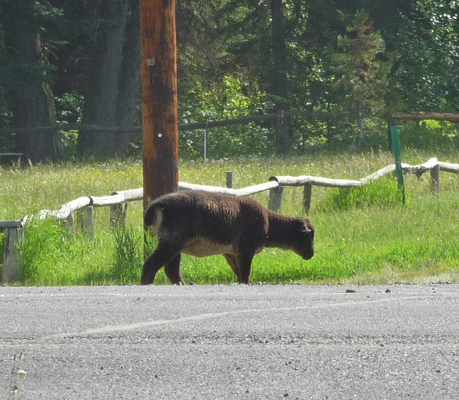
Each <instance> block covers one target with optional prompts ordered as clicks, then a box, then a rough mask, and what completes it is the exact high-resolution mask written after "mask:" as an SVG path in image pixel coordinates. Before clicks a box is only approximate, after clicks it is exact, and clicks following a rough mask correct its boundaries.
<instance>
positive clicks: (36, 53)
mask: <svg viewBox="0 0 459 400" xmlns="http://www.w3.org/2000/svg"><path fill="white" fill-rule="evenodd" d="M11 44H12V48H13V49H14V50H15V51H16V55H17V56H19V57H20V58H21V59H22V61H23V62H24V63H29V64H35V65H38V66H40V67H43V66H44V65H45V60H44V57H43V53H42V48H41V40H40V36H39V35H38V34H37V33H35V32H32V31H29V32H27V31H25V32H23V33H22V34H21V35H20V36H19V35H18V36H17V37H15V38H12V39H11ZM42 76H43V78H42V80H37V79H33V78H32V79H31V80H30V82H26V83H25V84H23V85H22V88H23V90H21V91H19V90H15V91H11V92H10V93H8V96H7V98H8V104H9V107H10V109H11V111H12V115H13V119H12V123H13V126H14V127H17V128H30V127H43V126H53V125H55V124H56V109H55V107H54V100H53V94H52V92H51V88H50V86H49V84H48V83H47V82H46V81H45V79H46V74H45V73H43V75H42ZM17 150H18V151H19V152H21V153H23V154H24V158H27V159H30V160H32V161H34V162H36V161H60V160H64V159H65V153H64V146H63V144H62V140H61V137H60V134H59V132H58V131H57V130H53V129H49V130H42V131H39V132H29V131H25V130H24V131H23V130H21V131H18V135H17Z"/></svg>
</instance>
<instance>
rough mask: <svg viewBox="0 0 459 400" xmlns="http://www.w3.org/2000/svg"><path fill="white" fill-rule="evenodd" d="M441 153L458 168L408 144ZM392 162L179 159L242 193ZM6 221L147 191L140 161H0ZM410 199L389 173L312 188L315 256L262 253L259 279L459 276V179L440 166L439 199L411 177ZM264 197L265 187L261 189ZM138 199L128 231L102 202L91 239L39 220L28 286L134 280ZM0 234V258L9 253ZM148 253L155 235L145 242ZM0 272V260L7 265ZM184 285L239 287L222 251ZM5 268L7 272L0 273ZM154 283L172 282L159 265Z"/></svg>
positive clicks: (298, 194) (30, 241)
mask: <svg viewBox="0 0 459 400" xmlns="http://www.w3.org/2000/svg"><path fill="white" fill-rule="evenodd" d="M430 157H437V158H438V159H439V160H440V161H445V162H452V163H459V153H458V152H457V151H456V150H455V149H454V148H449V149H447V150H439V149H428V150H410V149H404V151H403V162H406V163H410V164H412V165H415V164H420V163H423V162H425V161H427V160H428V159H429V158H430ZM391 163H393V157H392V155H391V154H390V153H389V152H384V151H368V152H366V153H365V154H359V155H356V154H350V153H346V154H321V153H317V154H313V155H308V156H293V157H289V158H270V159H260V158H244V159H234V160H222V161H209V162H203V161H196V162H191V161H187V162H182V163H181V165H180V180H181V181H183V182H188V183H195V184H204V185H215V186H224V185H225V180H226V172H227V171H232V172H233V186H234V188H242V187H246V186H251V185H255V184H260V183H264V182H267V180H268V178H269V177H270V176H272V175H291V176H299V175H314V176H320V177H327V178H341V179H360V178H363V177H365V176H368V175H370V174H371V173H373V172H375V171H376V170H378V169H380V168H382V167H384V166H386V165H389V164H391ZM0 177H1V178H0V220H15V219H20V218H22V217H24V216H25V215H29V216H30V215H38V213H39V211H40V210H43V209H49V210H54V209H59V208H60V206H61V205H62V204H64V203H67V202H69V201H71V200H73V199H76V198H78V197H81V196H106V195H109V194H110V193H112V192H114V191H120V190H127V189H134V188H138V187H141V186H142V165H141V162H140V161H138V160H130V161H111V162H108V163H83V164H79V163H68V164H63V165H34V166H29V167H27V168H21V167H19V166H11V165H10V166H2V167H1V168H0ZM405 183H406V198H407V201H406V204H405V205H403V204H402V202H401V196H400V191H399V189H398V186H397V183H396V179H395V177H393V176H389V177H386V178H384V179H381V180H379V181H377V182H375V183H372V184H370V185H369V186H366V187H363V188H353V189H343V190H340V189H331V188H320V187H317V186H314V187H313V195H312V206H311V211H310V215H309V216H308V217H309V218H310V220H311V222H312V223H313V224H314V226H315V228H316V242H315V250H316V254H315V256H314V257H313V259H311V260H309V261H304V260H302V259H301V258H300V257H299V256H297V255H295V254H294V253H293V252H287V251H283V250H277V249H265V250H263V251H262V252H261V253H260V254H259V255H257V256H255V259H254V262H253V266H252V283H256V284H258V283H263V284H278V283H299V284H319V283H321V284H323V283H333V284H336V283H353V284H371V283H394V282H439V281H441V282H458V281H459V279H458V278H459V242H458V231H459V176H458V175H454V174H448V173H444V172H442V173H441V192H440V195H439V196H436V195H433V194H431V192H430V176H429V173H426V174H424V175H423V176H422V177H421V178H419V179H418V178H417V177H416V176H414V175H406V176H405ZM302 196H303V193H302V188H294V187H286V188H285V192H284V199H283V205H282V210H281V212H282V213H283V214H287V215H294V216H305V213H304V211H303V209H302ZM253 197H254V198H255V199H256V200H258V201H260V202H261V203H262V204H264V205H267V204H268V192H264V193H260V194H257V195H255V196H253ZM142 213H143V212H142V202H141V201H138V202H132V203H129V207H128V212H127V220H126V227H125V229H113V228H111V227H110V224H109V209H108V208H107V207H106V208H96V209H95V210H94V215H95V235H94V239H90V238H88V237H85V236H84V235H82V234H80V233H78V228H77V230H76V232H77V233H76V234H75V235H73V234H72V232H70V231H69V230H68V229H67V227H66V226H65V224H63V223H62V222H58V221H56V220H54V219H52V218H49V219H47V220H44V221H40V220H39V219H38V218H33V219H31V220H30V222H28V224H27V226H26V233H25V239H24V242H23V243H22V250H21V262H22V264H23V272H22V278H21V281H20V282H18V284H20V285H119V284H138V283H139V280H140V273H141V267H142V263H143V260H144V239H143V223H142ZM2 235H4V234H3V233H0V262H2V261H1V260H3V251H4V249H3V236H2ZM145 247H146V249H147V250H146V251H147V252H151V251H152V249H153V248H154V242H153V241H149V243H148V244H147V245H146V246H145ZM0 270H1V266H0ZM182 272H183V275H184V279H185V281H186V282H187V283H191V282H193V283H195V284H229V283H233V282H235V276H234V274H233V272H232V270H231V268H230V267H229V266H228V265H227V264H226V261H225V260H224V258H223V257H222V256H216V257H208V258H203V259H198V258H193V257H188V256H184V257H183V259H182ZM0 273H1V271H0ZM155 283H156V284H168V281H167V278H165V275H164V273H163V272H162V271H160V273H159V274H158V276H157V278H156V281H155Z"/></svg>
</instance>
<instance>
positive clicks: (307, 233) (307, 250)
mask: <svg viewBox="0 0 459 400" xmlns="http://www.w3.org/2000/svg"><path fill="white" fill-rule="evenodd" d="M292 245H293V246H292V250H293V251H294V252H295V253H296V254H298V255H299V256H301V257H303V258H304V259H305V260H309V259H310V258H312V257H313V256H314V226H312V224H311V223H310V222H309V220H308V219H303V218H298V224H297V231H296V234H295V239H294V241H293V243H292Z"/></svg>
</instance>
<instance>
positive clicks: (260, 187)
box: [235, 182, 279, 196]
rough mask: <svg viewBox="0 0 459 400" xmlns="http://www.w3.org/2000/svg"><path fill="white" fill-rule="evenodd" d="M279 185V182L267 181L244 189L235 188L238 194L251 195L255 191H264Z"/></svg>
mask: <svg viewBox="0 0 459 400" xmlns="http://www.w3.org/2000/svg"><path fill="white" fill-rule="evenodd" d="M278 186H279V183H278V182H267V183H261V184H260V185H255V186H250V187H247V188H243V189H237V190H235V193H236V196H250V195H252V194H255V193H260V192H264V191H265V190H271V189H274V188H277V187H278Z"/></svg>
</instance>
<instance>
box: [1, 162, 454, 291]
mask: <svg viewBox="0 0 459 400" xmlns="http://www.w3.org/2000/svg"><path fill="white" fill-rule="evenodd" d="M402 169H403V171H404V172H406V173H413V174H416V175H417V176H418V177H420V176H421V175H422V174H424V173H425V172H427V171H430V175H431V189H432V193H435V194H438V193H439V191H440V171H445V172H451V173H456V174H458V173H459V164H450V163H445V162H440V161H437V159H436V158H431V159H430V160H429V161H427V162H425V163H423V164H420V165H409V164H402ZM394 171H395V164H391V165H388V166H387V167H384V168H381V169H380V170H378V171H376V172H375V173H373V174H371V175H369V176H367V177H365V178H362V179H359V180H347V179H330V178H320V177H316V176H311V175H303V176H297V177H292V176H272V177H270V178H269V180H268V182H267V183H262V184H260V185H255V186H250V187H246V188H242V189H233V188H232V187H226V188H224V187H217V186H206V185H195V184H191V183H186V182H180V183H179V189H180V190H202V191H205V192H209V193H222V194H228V195H232V196H249V195H253V194H255V193H259V192H264V191H266V190H269V205H268V208H269V209H270V210H273V211H279V210H280V208H281V206H282V198H283V194H284V187H285V186H303V207H304V210H305V212H306V214H309V211H310V208H311V198H312V186H323V187H332V188H350V187H356V186H363V185H366V184H367V183H369V182H370V181H373V180H376V179H379V178H381V177H383V176H385V175H388V174H390V173H392V172H394ZM231 182H232V178H231V176H227V185H228V186H232V184H231ZM228 183H229V184H228ZM142 199H143V188H139V189H133V190H125V191H121V192H114V193H112V195H110V196H104V197H92V196H89V197H80V198H78V199H76V200H72V201H70V202H69V203H66V204H64V205H63V206H62V207H61V208H60V209H59V210H55V211H50V210H43V211H41V213H40V219H45V218H47V217H55V218H57V219H61V220H67V223H68V225H69V227H70V228H71V229H72V230H75V219H74V213H75V212H76V213H77V225H78V226H79V227H80V229H81V231H82V232H84V233H85V234H88V235H90V236H93V235H94V224H93V215H94V207H110V224H111V225H113V226H124V221H125V218H126V212H127V204H128V203H129V202H131V201H137V200H142ZM26 220H27V217H25V218H23V219H22V220H19V221H0V230H4V231H5V242H4V255H3V272H2V283H11V282H14V281H16V280H17V277H18V274H19V247H18V244H19V243H20V241H21V239H22V238H23V236H24V226H25V222H26Z"/></svg>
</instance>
